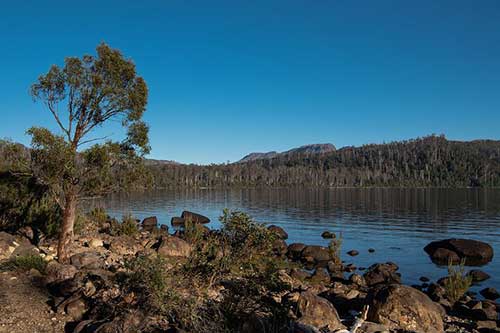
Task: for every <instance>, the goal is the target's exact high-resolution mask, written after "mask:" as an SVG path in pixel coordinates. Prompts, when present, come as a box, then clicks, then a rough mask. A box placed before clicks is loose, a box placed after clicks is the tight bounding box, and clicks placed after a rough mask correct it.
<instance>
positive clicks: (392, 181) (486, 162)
mask: <svg viewBox="0 0 500 333" xmlns="http://www.w3.org/2000/svg"><path fill="white" fill-rule="evenodd" d="M150 171H151V173H152V177H153V181H152V183H153V184H154V186H155V187H160V188H161V187H170V186H197V187H217V186H300V185H305V186H333V187H351V186H419V187H420V186H422V187H431V186H432V187H434V186H435V187H467V186H482V187H497V186H500V141H492V140H481V141H479V140H478V141H470V142H458V141H449V140H446V139H445V138H444V137H443V136H429V137H425V138H419V139H415V140H409V141H401V142H392V143H388V144H377V145H375V144H371V145H365V146H362V147H345V148H342V149H338V150H336V151H332V152H328V153H324V154H315V155H309V154H308V155H303V154H300V153H297V154H287V155H278V156H277V157H275V158H271V159H258V160H253V161H247V162H246V163H235V164H221V165H209V166H198V165H161V166H154V167H151V168H150Z"/></svg>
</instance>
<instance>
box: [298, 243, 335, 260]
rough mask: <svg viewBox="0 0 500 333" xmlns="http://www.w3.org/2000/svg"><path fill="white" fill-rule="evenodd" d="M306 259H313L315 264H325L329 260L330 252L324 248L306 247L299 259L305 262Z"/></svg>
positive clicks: (316, 246)
mask: <svg viewBox="0 0 500 333" xmlns="http://www.w3.org/2000/svg"><path fill="white" fill-rule="evenodd" d="M289 249H290V248H289ZM307 257H310V258H312V259H314V261H315V262H316V263H319V262H327V261H328V260H330V259H331V257H330V251H328V249H327V248H326V247H323V246H318V245H307V246H306V247H305V248H304V249H303V250H302V253H301V258H302V259H303V260H305V259H306V258H307Z"/></svg>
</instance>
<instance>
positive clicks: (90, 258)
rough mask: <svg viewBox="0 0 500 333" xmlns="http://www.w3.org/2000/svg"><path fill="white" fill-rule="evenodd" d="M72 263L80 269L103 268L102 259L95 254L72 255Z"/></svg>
mask: <svg viewBox="0 0 500 333" xmlns="http://www.w3.org/2000/svg"><path fill="white" fill-rule="evenodd" d="M70 262H71V265H73V266H75V267H76V268H78V269H81V268H99V267H100V266H101V257H100V256H99V255H98V254H97V253H95V252H81V253H76V254H74V255H72V256H71V257H70Z"/></svg>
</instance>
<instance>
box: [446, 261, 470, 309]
mask: <svg viewBox="0 0 500 333" xmlns="http://www.w3.org/2000/svg"><path fill="white" fill-rule="evenodd" d="M471 285H472V276H470V275H467V273H466V272H465V261H464V260H462V261H461V262H460V264H459V265H458V266H456V267H455V266H454V265H453V263H452V262H451V261H450V262H449V263H448V277H447V278H446V280H445V282H444V289H445V291H446V292H445V295H446V298H447V299H448V300H449V301H450V302H451V304H455V303H456V302H457V301H458V300H460V299H461V298H462V297H463V295H464V294H465V293H466V292H467V291H468V290H469V288H470V286H471Z"/></svg>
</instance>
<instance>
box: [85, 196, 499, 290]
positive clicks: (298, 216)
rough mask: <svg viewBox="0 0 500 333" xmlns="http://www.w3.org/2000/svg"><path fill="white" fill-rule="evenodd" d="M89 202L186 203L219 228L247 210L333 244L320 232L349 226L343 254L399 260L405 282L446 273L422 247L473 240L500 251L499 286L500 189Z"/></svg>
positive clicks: (170, 210)
mask: <svg viewBox="0 0 500 333" xmlns="http://www.w3.org/2000/svg"><path fill="white" fill-rule="evenodd" d="M90 204H91V205H93V206H96V205H97V206H102V207H105V208H106V209H107V210H108V212H109V213H110V214H111V215H112V216H116V217H120V216H122V215H124V214H126V213H132V214H134V215H136V216H138V217H139V218H144V217H146V216H151V215H156V216H157V217H158V219H159V221H160V223H164V224H169V223H170V218H171V217H172V216H177V215H180V213H181V212H182V210H185V209H187V210H192V211H196V212H199V213H201V214H204V215H207V216H208V217H210V218H211V220H212V223H211V226H212V227H213V228H216V227H218V226H219V222H218V216H219V215H220V214H221V211H222V209H223V208H230V209H233V210H242V211H245V212H247V213H249V214H251V215H252V216H253V217H254V218H255V219H256V220H258V221H261V222H268V223H273V224H277V225H280V226H282V227H284V228H285V229H286V230H287V232H288V234H289V240H288V242H303V243H308V244H321V245H326V244H327V241H326V240H323V239H322V238H321V236H320V235H321V233H322V232H323V231H324V230H330V231H334V232H342V235H343V238H344V243H343V249H344V251H343V252H344V253H345V252H347V251H349V250H351V249H356V250H358V251H360V255H359V256H357V257H354V258H351V257H349V256H347V255H344V257H343V259H344V260H346V261H347V262H353V263H354V264H356V265H357V266H358V267H362V266H363V267H367V266H369V265H370V264H372V263H375V262H381V261H394V262H396V263H397V264H399V266H400V270H401V272H402V274H403V280H404V281H405V282H406V283H417V281H418V278H419V277H420V276H421V275H426V276H428V277H430V278H433V279H437V278H439V277H442V276H443V275H445V274H446V269H445V268H443V267H437V266H435V265H434V264H432V262H431V261H430V259H429V258H428V257H427V255H426V254H425V252H424V251H423V247H424V246H425V245H426V244H427V243H428V242H430V241H432V240H437V239H443V238H449V237H467V238H473V239H477V240H482V241H485V242H488V243H490V244H491V245H492V246H493V248H494V249H495V252H496V254H497V256H496V257H495V258H494V259H493V262H491V263H490V264H488V265H487V266H485V267H483V268H482V269H483V270H485V271H486V272H487V273H489V274H490V275H491V276H492V279H490V280H489V281H486V282H485V284H486V285H488V286H490V285H491V286H495V287H497V288H498V287H500V265H499V263H500V259H499V258H498V255H499V252H498V251H500V190H499V189H387V188H377V189H230V190H187V189H182V190H169V191H152V192H146V193H132V194H120V195H113V196H110V197H109V198H106V199H103V200H95V201H92V202H90ZM368 248H375V249H376V252H375V253H368V251H367V249H368Z"/></svg>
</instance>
